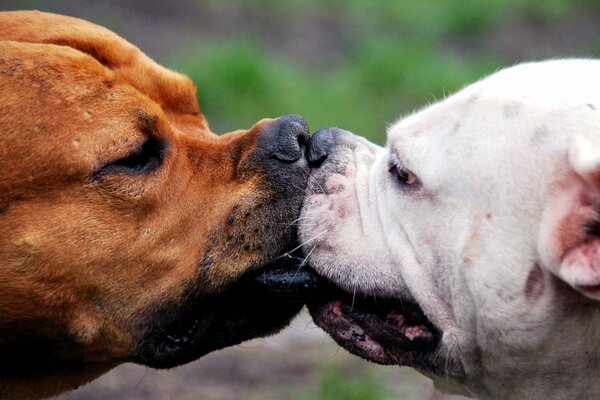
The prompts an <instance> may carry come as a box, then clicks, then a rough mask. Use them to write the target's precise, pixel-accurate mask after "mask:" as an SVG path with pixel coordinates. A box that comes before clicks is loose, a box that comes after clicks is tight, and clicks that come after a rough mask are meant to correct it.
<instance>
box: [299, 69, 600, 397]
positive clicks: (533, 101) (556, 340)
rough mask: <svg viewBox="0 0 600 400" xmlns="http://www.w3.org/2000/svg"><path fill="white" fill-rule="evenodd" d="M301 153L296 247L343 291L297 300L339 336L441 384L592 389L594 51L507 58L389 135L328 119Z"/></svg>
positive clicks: (466, 388)
mask: <svg viewBox="0 0 600 400" xmlns="http://www.w3.org/2000/svg"><path fill="white" fill-rule="evenodd" d="M325 150H328V152H329V154H328V155H327V156H325V155H324V154H326V151H325ZM310 153H311V155H310V156H311V157H312V160H313V162H315V163H319V162H322V165H321V166H320V167H319V168H314V169H313V171H312V178H311V182H310V183H309V188H308V195H307V197H306V200H305V205H304V210H303V215H302V225H301V228H300V236H301V239H302V241H303V242H304V243H305V246H304V251H305V253H306V255H307V256H308V257H309V262H310V264H311V266H312V267H314V268H315V269H316V270H317V271H318V272H319V273H320V274H322V275H324V276H325V277H327V278H328V279H329V280H331V281H332V282H334V283H335V284H336V285H337V286H339V287H341V288H343V289H344V291H346V292H347V293H348V294H346V293H342V292H337V291H335V290H332V293H331V296H330V297H329V298H326V299H322V300H320V301H318V302H315V303H314V304H311V305H310V309H311V313H312V315H313V318H314V320H315V322H316V323H317V324H318V325H319V326H321V327H322V328H323V329H325V330H326V331H327V332H328V333H329V334H330V335H331V336H332V337H333V338H334V339H335V340H336V341H337V342H338V343H340V344H341V345H342V346H344V347H346V348H347V349H348V350H350V351H351V352H353V353H355V354H357V355H360V356H362V357H365V358H367V359H369V360H372V361H375V362H378V363H383V364H400V365H409V366H413V367H415V368H417V369H419V370H421V371H422V372H423V373H425V374H427V375H428V376H430V377H431V378H433V380H434V383H435V384H436V386H437V387H438V388H440V389H442V390H443V391H446V392H454V393H460V394H464V395H468V396H473V397H477V398H480V399H502V400H506V399H528V400H530V399H534V400H535V399H544V400H550V399H569V400H573V399H597V398H600V376H599V374H600V215H599V212H600V61H592V60H557V61H547V62H540V63H528V64H522V65H518V66H515V67H512V68H508V69H505V70H502V71H500V72H497V73H495V74H493V75H491V76H490V77H488V78H485V79H483V80H481V81H479V82H477V83H475V84H472V85H470V86H468V87H466V88H464V89H463V90H461V91H459V92H458V93H456V94H454V95H452V96H450V97H448V98H446V99H444V100H443V101H440V102H438V103H436V104H433V105H430V106H429V107H426V108H425V109H424V110H422V111H419V112H417V113H415V114H413V115H410V116H408V117H406V118H402V119H401V120H400V121H399V122H397V123H395V124H394V125H392V126H391V127H390V128H389V130H388V144H387V146H386V147H385V148H380V147H378V146H375V145H373V144H370V143H368V142H367V141H365V140H363V139H360V138H357V137H356V136H353V135H352V134H350V133H348V132H344V131H341V130H338V129H335V128H330V129H325V130H321V131H320V132H318V133H317V134H316V135H315V137H314V138H313V139H312V141H311V146H310ZM325 157H326V158H325Z"/></svg>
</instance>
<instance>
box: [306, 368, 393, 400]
mask: <svg viewBox="0 0 600 400" xmlns="http://www.w3.org/2000/svg"><path fill="white" fill-rule="evenodd" d="M391 395H392V393H390V392H389V391H387V390H386V389H384V388H383V387H382V386H381V383H380V382H378V381H377V380H376V379H375V377H374V376H373V375H372V374H370V373H367V372H362V373H359V374H356V375H352V376H347V375H346V374H344V373H343V372H342V371H340V370H339V368H336V367H334V366H329V367H328V368H326V369H325V371H324V372H323V374H322V376H321V382H320V385H319V388H318V389H316V390H309V389H306V390H304V391H302V392H300V393H298V394H297V396H296V399H297V400H387V399H391V397H390V396H391Z"/></svg>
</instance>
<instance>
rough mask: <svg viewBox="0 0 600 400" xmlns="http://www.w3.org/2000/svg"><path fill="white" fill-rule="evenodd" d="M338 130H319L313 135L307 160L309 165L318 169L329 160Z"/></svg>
mask: <svg viewBox="0 0 600 400" xmlns="http://www.w3.org/2000/svg"><path fill="white" fill-rule="evenodd" d="M334 130H336V128H324V129H319V130H318V131H316V132H315V133H314V135H312V137H311V138H310V142H309V143H308V152H307V154H306V158H307V160H308V165H310V166H311V167H312V168H317V167H319V166H320V165H321V164H323V161H325V160H326V159H327V154H328V153H329V150H330V147H331V144H332V143H333V139H334V138H333V136H334Z"/></svg>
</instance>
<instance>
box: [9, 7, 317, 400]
mask: <svg viewBox="0 0 600 400" xmlns="http://www.w3.org/2000/svg"><path fill="white" fill-rule="evenodd" d="M0 98H1V99H2V100H1V102H0V160H2V169H1V171H0V260H1V262H2V264H1V265H0V398H7V397H8V398H29V397H40V396H48V395H51V394H54V393H58V392H60V391H64V390H68V389H71V388H74V387H77V386H78V385H80V384H82V383H84V382H87V381H89V380H91V379H93V378H94V377H96V376H98V375H100V374H101V373H103V372H105V371H107V370H108V369H110V368H112V367H113V366H115V365H117V364H119V363H122V362H127V361H134V362H139V363H143V364H145V365H149V366H154V367H171V366H174V365H178V364H181V363H184V362H188V361H191V360H193V359H195V358H197V357H199V356H201V355H202V354H205V353H207V352H209V351H211V350H214V349H218V348H222V347H224V346H227V345H231V344H235V343H239V342H241V341H243V340H246V339H248V338H251V337H254V336H258V335H264V334H267V333H270V332H274V331H276V330H278V329H280V328H281V327H282V326H284V325H285V324H286V323H287V322H288V321H289V320H290V319H291V318H292V316H293V315H294V314H295V313H296V312H297V311H298V310H299V309H300V307H301V304H294V305H286V304H285V303H282V304H275V305H274V304H272V303H271V304H270V305H269V308H268V309H265V308H264V306H265V304H264V303H261V301H260V300H259V299H255V296H252V294H251V293H250V294H248V293H247V294H246V295H245V297H244V298H241V299H240V298H238V296H237V295H236V294H235V293H232V292H231V290H229V291H228V290H226V288H229V287H230V286H231V284H232V283H233V282H235V281H236V280H238V279H239V278H240V277H241V276H242V275H244V274H246V273H247V272H248V271H250V270H256V269H257V268H259V267H261V266H264V265H265V264H267V263H270V262H273V261H274V260H275V259H276V258H277V257H278V256H279V255H281V254H283V253H284V252H285V251H286V250H289V248H290V246H291V245H292V244H293V242H294V240H295V234H294V232H293V229H292V228H291V222H292V221H293V220H294V219H295V218H296V217H297V216H298V213H299V210H300V207H301V204H302V200H303V190H302V189H303V187H304V186H305V184H306V178H307V171H308V166H307V161H306V159H305V157H304V151H305V146H304V145H305V144H306V142H307V140H308V130H307V127H306V125H305V124H304V122H303V120H302V119H301V118H300V117H297V116H288V117H282V118H279V119H277V120H262V121H260V122H259V123H257V124H256V125H254V126H253V127H252V128H251V129H250V130H248V131H236V132H232V133H229V134H227V135H224V136H216V135H214V134H213V133H211V131H210V130H209V128H208V125H207V123H206V121H205V119H204V116H203V115H202V114H201V112H200V109H199V106H198V104H197V101H196V95H195V88H194V86H193V84H192V83H191V81H190V80H189V79H188V78H186V77H184V76H181V75H179V74H176V73H174V72H171V71H169V70H167V69H165V68H162V67H160V66H159V65H157V64H156V63H155V62H153V61H152V60H150V59H149V58H148V57H146V56H145V55H144V54H143V53H141V52H140V51H139V50H138V49H137V48H135V47H134V46H132V45H131V44H129V43H127V42H126V41H125V40H123V39H121V38H120V37H118V36H117V35H115V34H114V33H112V32H110V31H108V30H106V29H104V28H101V27H99V26H96V25H93V24H90V23H88V22H85V21H81V20H78V19H74V18H69V17H64V16H58V15H53V14H47V13H40V12H6V13H0Z"/></svg>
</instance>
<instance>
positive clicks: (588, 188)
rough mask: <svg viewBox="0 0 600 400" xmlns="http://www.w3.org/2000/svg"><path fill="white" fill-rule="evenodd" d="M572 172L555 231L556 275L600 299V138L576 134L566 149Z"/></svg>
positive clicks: (585, 293)
mask: <svg viewBox="0 0 600 400" xmlns="http://www.w3.org/2000/svg"><path fill="white" fill-rule="evenodd" d="M569 164H570V167H571V169H572V171H573V172H574V173H573V174H571V177H570V178H569V181H570V182H569V183H568V184H567V185H565V186H564V188H565V189H566V192H567V193H569V192H570V195H568V196H567V198H568V200H567V201H566V202H565V203H563V204H564V205H566V206H567V205H568V206H567V210H566V212H563V216H562V218H561V219H560V220H559V225H558V230H557V231H556V232H555V235H556V237H555V239H556V244H557V247H555V248H557V249H558V250H559V252H558V253H557V255H558V261H559V262H558V271H556V272H557V275H558V276H559V277H560V278H562V279H563V280H564V281H565V282H566V283H568V284H569V285H570V286H571V287H573V288H574V289H576V290H577V291H579V292H581V293H582V294H584V295H585V296H587V297H589V298H592V299H595V300H600V138H597V137H593V136H584V135H579V136H577V137H576V138H575V140H574V141H573V143H572V145H571V147H570V149H569Z"/></svg>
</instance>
